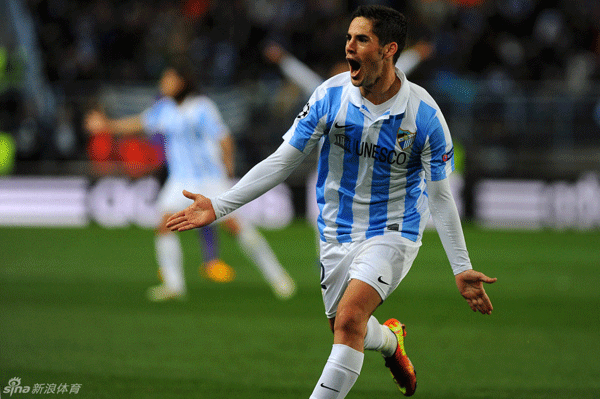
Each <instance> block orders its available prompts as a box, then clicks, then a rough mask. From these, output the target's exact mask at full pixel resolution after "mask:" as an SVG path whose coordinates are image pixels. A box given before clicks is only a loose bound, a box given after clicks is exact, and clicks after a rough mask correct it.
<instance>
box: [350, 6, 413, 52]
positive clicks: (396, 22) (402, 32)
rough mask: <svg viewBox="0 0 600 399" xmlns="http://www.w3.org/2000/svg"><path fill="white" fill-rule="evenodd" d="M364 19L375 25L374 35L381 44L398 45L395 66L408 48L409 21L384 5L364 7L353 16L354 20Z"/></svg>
mask: <svg viewBox="0 0 600 399" xmlns="http://www.w3.org/2000/svg"><path fill="white" fill-rule="evenodd" d="M358 17H363V18H366V19H368V20H370V21H371V22H372V23H373V33H374V34H375V36H377V38H378V39H379V44H380V45H381V46H385V45H386V44H389V43H391V42H396V44H398V51H397V52H396V54H394V64H395V63H396V61H398V57H400V53H401V52H402V50H404V46H406V31H407V21H406V17H405V16H404V14H402V13H401V12H399V11H397V10H394V9H393V8H390V7H386V6H382V5H362V6H359V7H358V8H357V9H356V11H354V13H353V14H352V20H353V19H354V18H358Z"/></svg>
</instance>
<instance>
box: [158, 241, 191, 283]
mask: <svg viewBox="0 0 600 399" xmlns="http://www.w3.org/2000/svg"><path fill="white" fill-rule="evenodd" d="M154 247H155V250H156V260H157V262H158V267H159V269H160V273H161V275H162V278H163V279H164V282H165V285H166V286H167V287H168V288H170V289H172V290H174V291H177V292H183V291H184V290H185V279H184V275H183V251H182V250H181V243H180V241H179V237H177V234H174V233H168V234H159V235H157V236H156V237H155V239H154Z"/></svg>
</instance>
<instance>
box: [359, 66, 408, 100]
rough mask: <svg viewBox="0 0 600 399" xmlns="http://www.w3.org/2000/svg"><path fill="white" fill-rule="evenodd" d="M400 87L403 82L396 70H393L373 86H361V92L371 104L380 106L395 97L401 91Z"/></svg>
mask: <svg viewBox="0 0 600 399" xmlns="http://www.w3.org/2000/svg"><path fill="white" fill-rule="evenodd" d="M400 86H402V82H401V81H400V78H399V77H398V76H396V70H395V69H391V70H388V72H387V73H384V74H383V76H382V77H381V78H380V79H379V80H378V81H377V82H376V83H375V84H374V85H373V86H371V87H364V86H361V87H360V92H361V94H362V96H363V97H364V98H366V99H367V100H369V101H370V102H371V103H373V104H374V105H379V104H383V103H384V102H386V101H387V100H389V99H390V98H392V97H394V96H395V95H396V93H398V91H399V90H400Z"/></svg>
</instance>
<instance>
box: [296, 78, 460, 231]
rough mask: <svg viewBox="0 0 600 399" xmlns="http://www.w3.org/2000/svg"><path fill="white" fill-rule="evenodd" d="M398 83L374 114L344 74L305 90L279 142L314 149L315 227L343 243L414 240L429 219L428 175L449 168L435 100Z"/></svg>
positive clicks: (448, 144)
mask: <svg viewBox="0 0 600 399" xmlns="http://www.w3.org/2000/svg"><path fill="white" fill-rule="evenodd" d="M396 74H397V75H398V77H399V78H400V79H401V81H402V86H401V88H400V91H399V92H398V94H397V95H396V96H395V97H394V98H393V99H392V101H391V103H390V107H389V110H388V111H385V112H383V114H382V115H380V116H376V115H375V116H372V115H371V114H370V112H369V108H368V107H367V106H366V104H365V100H364V99H363V98H362V96H361V94H360V90H359V89H358V88H356V87H354V86H353V85H352V84H351V83H350V75H349V73H347V72H346V73H342V74H340V75H337V76H334V77H333V78H331V79H329V80H327V81H326V82H325V83H323V84H322V85H321V86H319V87H318V88H317V89H316V90H315V92H314V93H313V95H312V96H311V98H310V100H309V102H308V104H307V105H306V106H305V108H304V110H303V111H302V112H301V113H300V115H298V117H297V118H296V120H295V121H294V124H293V125H292V127H291V128H290V129H289V130H288V132H287V133H286V134H285V135H284V140H286V141H287V142H289V143H290V144H291V145H292V146H294V147H296V148H297V149H299V150H300V151H303V152H309V151H311V150H312V149H313V148H314V147H315V145H316V144H317V143H318V141H319V140H320V139H321V137H322V136H324V141H323V145H322V148H321V153H320V155H319V172H318V179H317V187H316V192H317V202H318V206H319V210H320V216H319V221H318V224H319V231H320V234H321V238H322V239H323V240H325V241H338V242H349V241H356V240H363V239H366V238H369V237H372V236H376V235H382V234H386V233H387V232H390V231H399V232H401V234H402V235H403V236H404V237H406V238H408V239H410V240H412V241H415V242H416V241H419V240H420V238H421V236H422V233H423V230H424V228H425V224H426V223H427V220H428V218H429V208H428V206H427V193H426V180H425V179H431V180H441V179H444V178H446V177H447V175H448V174H449V173H451V172H452V170H453V169H454V158H453V157H452V154H453V150H452V148H453V147H452V140H451V138H450V132H449V129H448V126H447V124H446V121H445V120H444V117H443V115H442V113H441V111H440V109H439V107H438V105H437V104H436V103H435V101H434V100H433V99H432V98H431V96H430V95H429V94H428V93H427V92H426V91H425V90H424V89H423V88H421V87H419V86H417V85H415V84H413V83H410V82H409V81H407V80H406V77H405V76H404V74H403V73H402V72H400V71H399V70H396Z"/></svg>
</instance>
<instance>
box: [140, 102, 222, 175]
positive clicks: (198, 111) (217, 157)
mask: <svg viewBox="0 0 600 399" xmlns="http://www.w3.org/2000/svg"><path fill="white" fill-rule="evenodd" d="M142 123H143V125H144V129H145V130H146V132H147V133H149V134H153V133H157V132H158V133H161V134H162V135H163V136H164V138H165V154H166V159H167V170H168V174H169V178H173V179H177V180H195V181H197V180H203V179H224V178H226V177H227V174H226V171H225V168H224V166H223V161H222V155H221V154H222V153H221V147H220V141H221V139H223V138H224V137H226V136H227V135H228V134H229V129H228V128H227V126H226V125H225V123H224V122H223V119H222V117H221V114H220V113H219V110H218V108H217V106H216V104H215V103H214V102H213V101H212V100H211V99H209V98H208V97H205V96H194V97H188V98H186V99H185V100H184V101H183V102H182V103H181V104H180V105H177V103H176V102H175V100H173V99H172V98H170V97H163V98H161V99H160V100H158V101H157V102H156V103H154V105H152V106H151V107H150V108H148V109H146V110H145V111H144V112H143V113H142Z"/></svg>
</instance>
